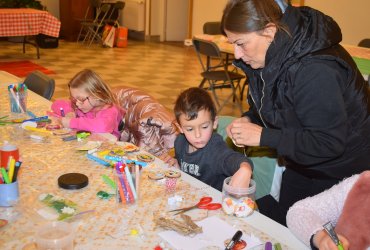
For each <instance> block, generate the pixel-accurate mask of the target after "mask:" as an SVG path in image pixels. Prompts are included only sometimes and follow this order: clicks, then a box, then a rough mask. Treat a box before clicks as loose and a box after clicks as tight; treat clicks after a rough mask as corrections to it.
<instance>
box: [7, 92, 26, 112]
mask: <svg viewBox="0 0 370 250" xmlns="http://www.w3.org/2000/svg"><path fill="white" fill-rule="evenodd" d="M9 104H10V112H12V113H24V112H26V111H27V91H23V92H14V95H13V94H12V93H11V92H9Z"/></svg>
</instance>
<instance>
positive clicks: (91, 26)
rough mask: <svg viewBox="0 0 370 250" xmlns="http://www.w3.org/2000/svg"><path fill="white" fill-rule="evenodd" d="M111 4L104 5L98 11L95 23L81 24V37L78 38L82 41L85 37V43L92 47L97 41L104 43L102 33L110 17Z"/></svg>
mask: <svg viewBox="0 0 370 250" xmlns="http://www.w3.org/2000/svg"><path fill="white" fill-rule="evenodd" d="M110 9H111V5H110V4H102V5H101V6H100V8H98V9H96V16H95V18H94V20H93V21H86V22H82V23H81V29H82V31H81V35H79V37H78V38H77V41H79V40H80V38H81V36H82V35H83V36H84V39H83V41H82V42H83V43H86V44H88V45H91V44H92V43H93V42H94V41H95V40H97V41H99V42H101V41H102V32H103V27H104V25H105V21H106V18H107V17H108V16H109V13H110V12H109V10H110Z"/></svg>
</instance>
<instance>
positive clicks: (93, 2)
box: [77, 0, 101, 42]
mask: <svg viewBox="0 0 370 250" xmlns="http://www.w3.org/2000/svg"><path fill="white" fill-rule="evenodd" d="M100 6H101V0H90V4H89V5H88V6H87V9H86V12H85V16H84V18H83V19H78V21H80V25H81V28H80V32H79V33H78V37H77V42H78V41H80V38H81V36H82V34H83V31H84V30H85V28H86V24H88V23H92V22H94V21H95V20H97V19H98V18H99V16H98V15H96V17H95V18H94V19H91V18H89V13H90V12H91V10H94V9H95V11H96V13H100ZM86 33H87V30H86V31H85V35H86Z"/></svg>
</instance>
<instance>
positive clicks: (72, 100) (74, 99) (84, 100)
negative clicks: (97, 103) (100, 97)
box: [70, 96, 90, 104]
mask: <svg viewBox="0 0 370 250" xmlns="http://www.w3.org/2000/svg"><path fill="white" fill-rule="evenodd" d="M70 100H71V102H73V103H74V104H76V103H77V102H79V103H81V104H84V103H85V102H86V100H88V101H89V102H90V100H89V96H88V97H86V98H83V99H77V98H74V97H70Z"/></svg>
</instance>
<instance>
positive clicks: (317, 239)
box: [313, 230, 349, 250]
mask: <svg viewBox="0 0 370 250" xmlns="http://www.w3.org/2000/svg"><path fill="white" fill-rule="evenodd" d="M338 238H339V240H340V242H341V243H342V245H343V249H344V250H348V248H349V242H348V240H347V239H346V238H345V237H344V236H342V235H340V234H338ZM313 243H314V245H315V246H316V247H317V248H318V249H320V250H338V246H336V245H335V243H334V241H333V240H332V239H331V238H330V236H329V235H328V234H327V233H326V232H325V231H324V230H321V231H319V232H317V233H316V234H315V236H314V237H313Z"/></svg>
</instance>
